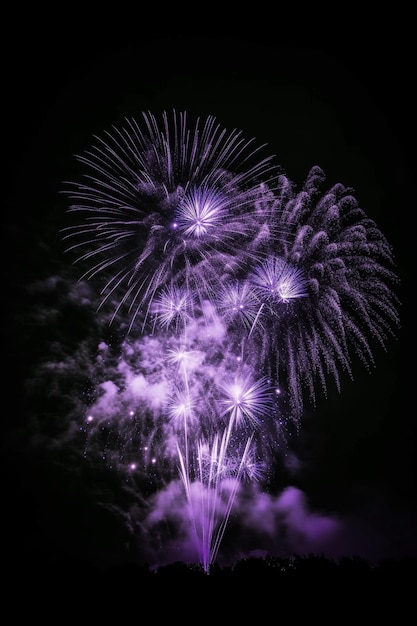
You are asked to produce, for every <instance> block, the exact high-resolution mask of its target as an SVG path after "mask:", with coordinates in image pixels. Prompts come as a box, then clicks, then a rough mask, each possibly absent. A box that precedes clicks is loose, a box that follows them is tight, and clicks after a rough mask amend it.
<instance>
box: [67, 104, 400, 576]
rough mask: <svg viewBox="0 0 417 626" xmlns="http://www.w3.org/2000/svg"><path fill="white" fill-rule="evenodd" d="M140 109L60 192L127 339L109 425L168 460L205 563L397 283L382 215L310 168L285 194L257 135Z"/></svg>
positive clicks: (371, 337) (387, 316)
mask: <svg viewBox="0 0 417 626" xmlns="http://www.w3.org/2000/svg"><path fill="white" fill-rule="evenodd" d="M141 122H142V123H141V124H140V123H139V122H137V121H135V120H126V121H125V123H124V125H123V126H122V127H121V128H113V129H112V130H111V132H108V133H105V134H104V136H103V137H102V138H100V137H96V138H95V141H94V144H93V146H92V148H91V149H90V150H89V151H88V152H86V153H85V154H84V155H82V156H80V157H78V159H79V161H80V162H81V163H82V165H83V166H84V167H85V168H86V173H85V176H84V178H83V182H81V183H80V182H77V183H67V185H66V191H65V193H67V195H68V196H69V198H70V200H71V203H72V204H71V205H70V208H69V211H70V212H71V213H76V214H77V215H79V216H80V217H81V221H80V223H77V224H75V225H72V226H70V227H68V228H67V229H66V230H65V231H64V237H65V239H69V240H70V241H71V242H73V243H72V244H71V245H70V247H69V250H70V251H71V252H72V253H74V254H75V255H76V260H77V261H78V262H80V263H85V264H86V265H87V269H86V271H85V273H84V274H83V276H82V278H88V279H93V278H94V279H97V280H98V279H99V278H100V277H101V280H102V289H101V295H102V298H101V300H100V303H99V307H102V306H105V305H106V304H107V303H110V302H111V303H112V304H113V306H114V309H113V314H112V322H114V321H115V319H116V318H117V319H118V320H120V321H122V320H125V319H127V320H128V322H127V328H128V330H127V336H129V335H130V336H133V337H134V339H133V344H132V345H134V346H136V347H135V349H134V350H133V353H134V355H135V357H136V368H137V369H138V371H140V372H141V374H140V375H141V376H142V379H140V378H139V376H138V380H135V385H136V387H135V389H136V396H135V398H136V407H135V409H134V410H133V411H132V413H129V415H130V417H129V418H126V419H124V420H121V419H120V417H119V416H118V418H117V420H114V422H112V424H111V426H109V428H110V429H114V430H117V429H119V430H121V431H124V430H125V431H126V432H128V437H127V439H128V440H129V441H135V442H138V443H137V449H140V450H142V451H143V459H142V467H143V468H144V469H145V470H146V467H147V466H148V467H149V465H150V464H152V465H153V471H154V472H155V471H160V472H161V473H162V472H163V471H164V468H165V469H166V465H167V464H168V465H169V467H171V468H172V467H176V468H177V469H178V468H179V476H180V479H181V480H182V483H183V485H184V488H185V492H186V496H187V501H188V506H189V511H190V514H191V521H192V525H193V528H194V530H195V534H196V538H197V542H198V546H199V554H200V559H201V561H202V563H203V566H204V568H205V570H206V571H207V570H208V568H209V566H210V563H211V562H212V561H213V559H214V558H215V557H216V554H217V551H218V548H219V545H220V541H221V538H222V536H223V533H224V530H225V526H226V524H227V520H228V518H229V515H230V511H231V508H232V505H233V501H234V498H235V497H236V494H237V492H238V486H239V483H240V481H241V480H242V479H243V478H244V477H246V478H249V479H250V480H255V479H260V477H261V476H262V475H263V472H262V471H261V466H262V463H261V462H260V459H263V460H264V459H270V460H271V462H273V458H274V454H276V452H277V448H278V447H279V446H280V445H282V442H284V441H285V432H284V431H285V428H284V425H285V424H288V423H293V424H295V425H296V426H297V427H298V426H299V422H300V419H301V417H302V414H303V411H304V407H305V403H306V402H309V403H310V404H311V405H312V406H313V407H314V406H315V404H316V396H317V393H318V391H319V392H320V393H324V394H326V393H327V388H328V384H329V382H330V381H332V382H333V383H334V384H335V385H336V388H337V389H338V390H340V389H341V374H342V373H346V374H347V375H349V376H352V369H353V359H354V358H357V359H359V360H360V361H361V362H362V364H363V365H364V366H365V367H366V368H368V369H369V368H370V367H372V366H373V365H374V358H373V352H372V350H373V345H372V343H373V342H376V343H379V345H381V346H382V347H383V348H386V345H387V340H388V338H390V337H393V336H394V335H395V333H396V330H397V328H398V326H399V316H398V306H399V302H398V300H397V297H396V295H395V286H396V285H397V283H398V278H397V276H396V273H395V265H394V259H393V253H392V250H391V247H390V245H389V243H388V241H387V240H386V238H385V237H384V235H383V234H382V233H381V232H380V230H379V229H378V227H377V225H376V224H375V223H374V222H373V221H372V220H371V219H369V218H368V217H367V215H366V213H365V212H364V211H363V209H362V208H361V207H360V205H359V203H358V201H357V200H356V198H355V197H354V195H353V192H352V190H351V189H348V188H345V187H344V186H343V185H341V184H336V185H334V186H333V187H331V188H330V189H327V190H326V189H325V190H324V191H323V186H324V181H325V176H324V173H323V172H322V170H321V169H320V168H318V167H313V168H312V169H311V171H310V172H309V174H308V176H307V178H306V180H305V182H304V184H303V185H302V187H301V188H300V189H297V187H296V185H294V184H293V183H292V182H291V181H290V180H289V179H288V177H287V176H285V175H284V174H283V173H282V171H281V168H280V167H279V166H278V165H275V164H274V158H273V157H272V156H269V155H267V156H265V157H261V156H260V155H261V153H262V152H263V150H264V147H265V146H264V145H261V146H258V147H256V146H255V147H254V140H249V141H248V140H246V139H244V138H243V137H242V135H241V133H240V132H238V131H236V130H234V131H232V132H228V131H226V130H225V129H222V128H221V126H220V125H219V124H217V122H216V120H215V119H214V118H213V117H208V118H207V119H206V120H205V121H204V122H201V120H199V119H198V120H197V121H196V123H195V124H191V125H190V126H189V125H188V119H187V116H186V114H185V113H180V114H177V113H176V112H175V111H174V112H173V113H172V114H171V115H168V114H167V113H164V114H163V115H162V117H161V119H160V120H158V119H157V118H156V117H155V116H154V115H152V114H151V113H144V114H143V115H142V120H141ZM151 337H152V341H153V342H156V344H155V345H156V348H155V351H154V352H155V354H156V355H157V357H155V359H156V358H157V359H159V360H158V363H157V364H154V365H153V366H152V368H151V369H149V371H147V367H148V366H147V365H146V364H145V362H144V359H143V358H142V357H143V354H144V349H143V346H144V342H145V341H146V338H148V340H150V338H151ZM145 375H146V381H147V382H146V384H147V385H150V383H149V382H148V381H149V380H151V381H152V389H153V390H155V389H158V394H157V398H158V402H157V407H155V393H154V395H153V396H152V398H153V399H152V402H151V401H150V400H149V397H150V395H149V396H147V397H146V401H145V399H144V398H145V394H144V392H143V389H144V386H145V383H144V380H145ZM139 390H140V393H139ZM139 397H140V401H139V400H138V398H139ZM152 403H153V404H152ZM151 404H152V406H151ZM132 416H134V419H133V418H132ZM143 416H146V419H144V418H143ZM122 440H123V441H125V439H123V437H122ZM119 441H120V436H119ZM139 442H140V443H139ZM156 446H158V447H159V451H160V453H161V454H160V455H157V454H154V449H155V447H156ZM109 447H110V446H109V445H107V448H106V454H108V448H109ZM145 451H146V454H145ZM125 457H126V446H123V458H125ZM126 458H127V457H126ZM158 458H163V459H164V464H165V465H164V466H163V465H160V464H159V461H158ZM129 462H130V466H131V467H133V466H134V467H137V465H138V464H137V462H136V461H134V460H132V459H130V458H129Z"/></svg>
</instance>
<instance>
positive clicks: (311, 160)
mask: <svg viewBox="0 0 417 626" xmlns="http://www.w3.org/2000/svg"><path fill="white" fill-rule="evenodd" d="M329 19H330V24H331V26H330V28H325V26H324V25H321V26H320V28H319V30H316V31H315V32H316V35H317V36H314V28H311V29H310V30H309V29H308V28H307V27H305V30H303V29H301V30H300V28H299V27H297V24H296V23H293V22H292V21H291V22H290V25H288V23H287V31H289V32H287V33H286V36H282V29H283V28H284V26H281V27H279V26H278V25H277V33H276V34H273V33H272V34H271V32H270V30H269V29H268V32H265V31H262V34H260V35H259V36H256V35H252V36H244V35H242V34H239V32H238V30H239V29H236V30H232V31H229V33H228V34H227V35H216V34H214V33H213V32H212V33H209V34H208V35H207V34H206V35H204V36H202V35H201V36H197V35H196V36H195V37H190V36H189V35H188V34H187V33H186V32H184V31H185V29H183V28H182V29H180V30H175V29H173V31H174V32H173V33H172V35H171V36H166V35H164V36H153V35H152V36H151V35H150V34H146V35H144V34H143V32H142V33H141V35H140V36H137V37H135V36H134V33H132V30H133V31H134V29H128V30H127V31H126V32H125V33H123V32H122V33H121V32H120V31H119V30H117V29H116V27H115V31H116V34H114V33H113V34H114V36H113V37H111V36H110V34H111V32H112V31H111V29H110V28H109V29H108V30H106V31H103V30H102V29H101V28H97V30H96V31H92V29H91V25H90V24H84V26H83V23H82V20H81V21H80V23H79V24H78V22H77V21H76V20H71V27H68V26H67V27H65V26H62V25H61V26H62V27H57V28H55V29H52V30H48V32H45V29H44V28H42V29H40V30H39V29H38V30H37V36H35V35H34V34H33V35H32V36H31V37H28V35H27V33H22V34H21V35H20V36H19V34H18V29H17V27H16V25H15V24H12V26H13V28H14V31H15V33H16V38H15V40H14V44H13V45H12V47H11V49H10V50H9V51H8V57H7V58H8V60H7V62H6V77H5V82H6V86H7V89H6V90H5V96H4V98H5V104H6V113H5V114H4V124H3V130H4V137H5V142H4V143H3V148H4V157H5V160H6V179H5V186H4V189H3V194H4V198H5V200H6V210H5V211H4V213H3V246H2V248H3V255H4V256H3V285H4V293H3V298H4V305H3V308H4V322H3V345H4V347H5V353H4V357H5V358H4V366H5V373H4V390H5V399H4V406H5V407H8V408H5V409H4V411H3V429H4V432H5V434H7V433H9V432H10V431H13V429H14V427H15V425H16V424H17V423H20V421H21V420H22V417H21V415H23V413H20V411H19V406H20V404H21V402H22V382H23V380H25V379H26V378H27V377H28V376H29V377H30V372H31V367H33V358H32V355H31V351H30V350H31V349H32V348H33V345H34V343H35V342H33V341H29V342H28V343H26V342H27V339H28V329H27V328H25V332H22V330H21V328H20V323H21V320H22V311H24V310H25V306H26V304H27V301H26V296H25V291H24V286H25V285H27V284H28V283H30V282H32V281H33V280H37V279H41V278H45V277H47V276H48V275H49V274H50V273H54V272H55V271H58V268H59V267H60V266H62V263H63V249H64V246H63V244H62V242H61V241H60V240H59V230H60V228H62V227H63V226H64V225H65V220H66V215H65V203H64V201H63V198H62V197H61V196H60V195H59V194H60V191H61V187H62V181H63V180H67V179H71V178H72V176H73V175H74V174H75V171H76V169H75V162H74V158H73V155H74V154H75V153H79V152H81V151H83V150H84V149H86V148H87V147H88V146H89V143H90V140H91V136H92V135H93V134H95V133H99V134H100V133H101V132H102V131H103V129H107V128H109V127H110V126H111V125H112V124H117V123H118V122H120V121H121V120H122V119H123V118H124V117H125V116H128V117H129V116H135V115H138V114H139V113H140V112H141V111H142V110H150V111H152V112H154V113H156V114H159V113H160V112H162V111H163V110H170V109H172V108H175V109H176V110H178V111H179V110H187V111H189V112H190V113H191V114H192V115H201V116H202V117H204V116H206V115H214V116H215V117H216V118H217V119H218V120H219V122H220V123H221V124H222V125H223V126H224V127H226V128H230V129H232V128H237V129H241V130H243V131H244V134H245V136H247V137H256V138H257V140H259V142H261V143H264V142H265V143H268V145H269V146H270V148H271V150H272V151H273V152H274V153H275V154H276V155H277V161H279V162H280V164H281V165H282V166H283V168H284V169H285V170H286V172H287V174H288V176H289V177H290V178H291V179H292V180H294V181H296V182H297V183H298V184H300V185H301V184H302V182H303V181H304V178H305V176H306V175H307V173H308V171H309V169H310V168H311V167H312V166H313V165H319V166H320V167H322V169H323V170H324V172H325V173H326V175H327V179H328V183H329V186H330V185H331V184H333V183H335V182H342V183H343V184H345V185H346V186H352V187H353V188H354V189H355V195H356V197H357V198H358V199H359V200H360V203H361V205H362V207H363V208H364V209H365V210H366V211H367V213H368V214H369V216H370V217H372V218H373V219H375V221H376V222H377V224H378V226H379V228H380V229H381V231H382V232H383V233H384V234H385V235H386V236H387V238H388V240H389V241H390V242H391V244H392V246H393V248H394V251H395V258H396V261H397V271H398V274H399V276H400V278H401V287H400V293H399V296H400V299H401V301H402V307H401V310H400V315H401V330H400V332H399V336H398V339H397V340H396V341H392V342H391V343H390V345H389V346H388V350H387V353H386V354H385V353H383V352H382V351H378V350H376V362H377V368H376V370H375V372H373V373H372V375H369V374H368V373H367V372H362V371H361V370H360V369H359V370H358V371H356V372H355V380H354V382H353V383H350V382H349V381H346V393H343V394H342V396H338V395H337V394H331V397H330V398H329V400H328V402H327V403H323V406H322V407H320V411H318V412H317V414H314V415H312V416H306V419H305V422H304V425H303V428H302V433H301V435H300V438H299V441H298V442H297V443H296V444H295V448H296V451H297V454H298V455H299V456H300V458H302V459H303V462H304V463H305V468H306V471H305V472H304V473H303V477H302V479H300V484H299V487H300V488H301V489H303V490H304V491H306V492H308V493H309V496H310V499H311V505H312V506H313V507H318V508H320V509H326V508H331V507H336V508H337V509H338V510H340V511H344V512H346V511H349V510H350V507H351V506H353V507H355V506H358V503H360V504H361V505H362V506H364V505H365V504H366V502H365V500H366V498H367V497H368V493H369V490H370V489H373V490H374V494H377V498H376V499H377V500H378V502H380V503H381V515H382V516H383V515H384V514H385V510H386V507H388V508H393V509H395V511H396V513H398V517H401V518H405V519H406V520H407V524H406V527H407V532H408V533H410V528H411V529H412V528H413V527H414V528H415V525H414V524H415V515H416V508H415V504H416V498H415V452H416V442H415V423H416V418H415V399H414V388H415V360H416V359H415V354H416V345H415V267H416V262H415V261H416V259H415V250H416V245H415V211H416V202H415V194H414V186H415V181H414V172H415V169H414V164H415V156H414V153H413V150H414V140H415V132H414V131H415V121H414V105H415V97H414V95H413V71H412V70H413V64H412V58H411V47H412V46H411V43H410V40H409V38H408V27H407V20H406V18H405V17H403V18H401V19H400V18H399V17H395V16H394V17H393V19H390V17H389V16H388V15H387V16H382V17H381V16H379V20H377V21H376V22H374V23H371V20H370V21H369V23H364V22H363V20H362V19H359V18H358V19H355V18H354V16H352V15H351V16H350V19H348V20H347V21H346V18H343V17H340V16H337V18H336V16H330V18H329ZM344 20H345V21H344ZM307 22H308V20H306V23H307ZM75 23H77V24H78V27H75V26H74V24H75ZM271 30H273V29H271ZM291 33H292V36H291ZM306 33H308V34H306ZM155 35H157V32H156V33H155ZM394 41H395V43H394ZM55 238H56V240H55ZM28 346H29V349H28ZM38 350H41V348H39V347H38ZM6 441H7V440H6ZM3 458H4V461H5V463H4V470H3V473H4V479H5V486H6V489H5V494H6V496H7V507H6V508H7V511H8V515H9V516H10V517H9V519H10V527H11V530H10V532H13V531H15V533H16V535H17V537H19V538H20V539H21V538H22V535H24V533H25V528H27V527H28V526H31V525H32V524H34V525H36V524H37V525H40V524H41V521H40V520H42V517H43V511H40V510H39V509H40V508H41V506H40V505H39V504H38V503H39V499H38V498H37V497H32V498H30V499H29V500H28V501H27V502H26V503H25V498H28V494H30V493H32V494H33V493H35V492H36V493H40V492H41V491H42V485H41V484H37V485H36V487H35V486H34V485H31V484H30V476H31V468H30V467H26V466H24V465H23V466H22V465H20V457H19V449H8V450H6V451H5V453H4V455H3ZM38 478H39V479H40V476H38ZM361 492H362V493H361ZM6 496H5V497H6ZM72 497H74V494H72ZM75 497H76V495H75ZM82 497H85V494H83V496H82ZM40 500H42V498H40ZM42 506H46V505H45V504H44V503H43V504H42ZM23 517H24V523H22V518H23ZM387 523H389V522H387ZM384 524H385V522H384V520H383V519H381V527H383V526H384ZM413 525H414V526H413ZM387 532H390V531H389V529H388V530H387ZM399 532H400V531H399V530H398V527H397V526H395V527H393V528H392V533H394V534H395V533H399ZM31 536H32V534H31ZM33 536H36V533H34V535H33ZM399 539H400V538H398V540H399ZM23 543H24V544H25V545H27V542H24V541H23ZM411 550H412V551H414V556H415V550H416V543H415V542H414V543H413V544H411V542H410V551H411Z"/></svg>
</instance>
